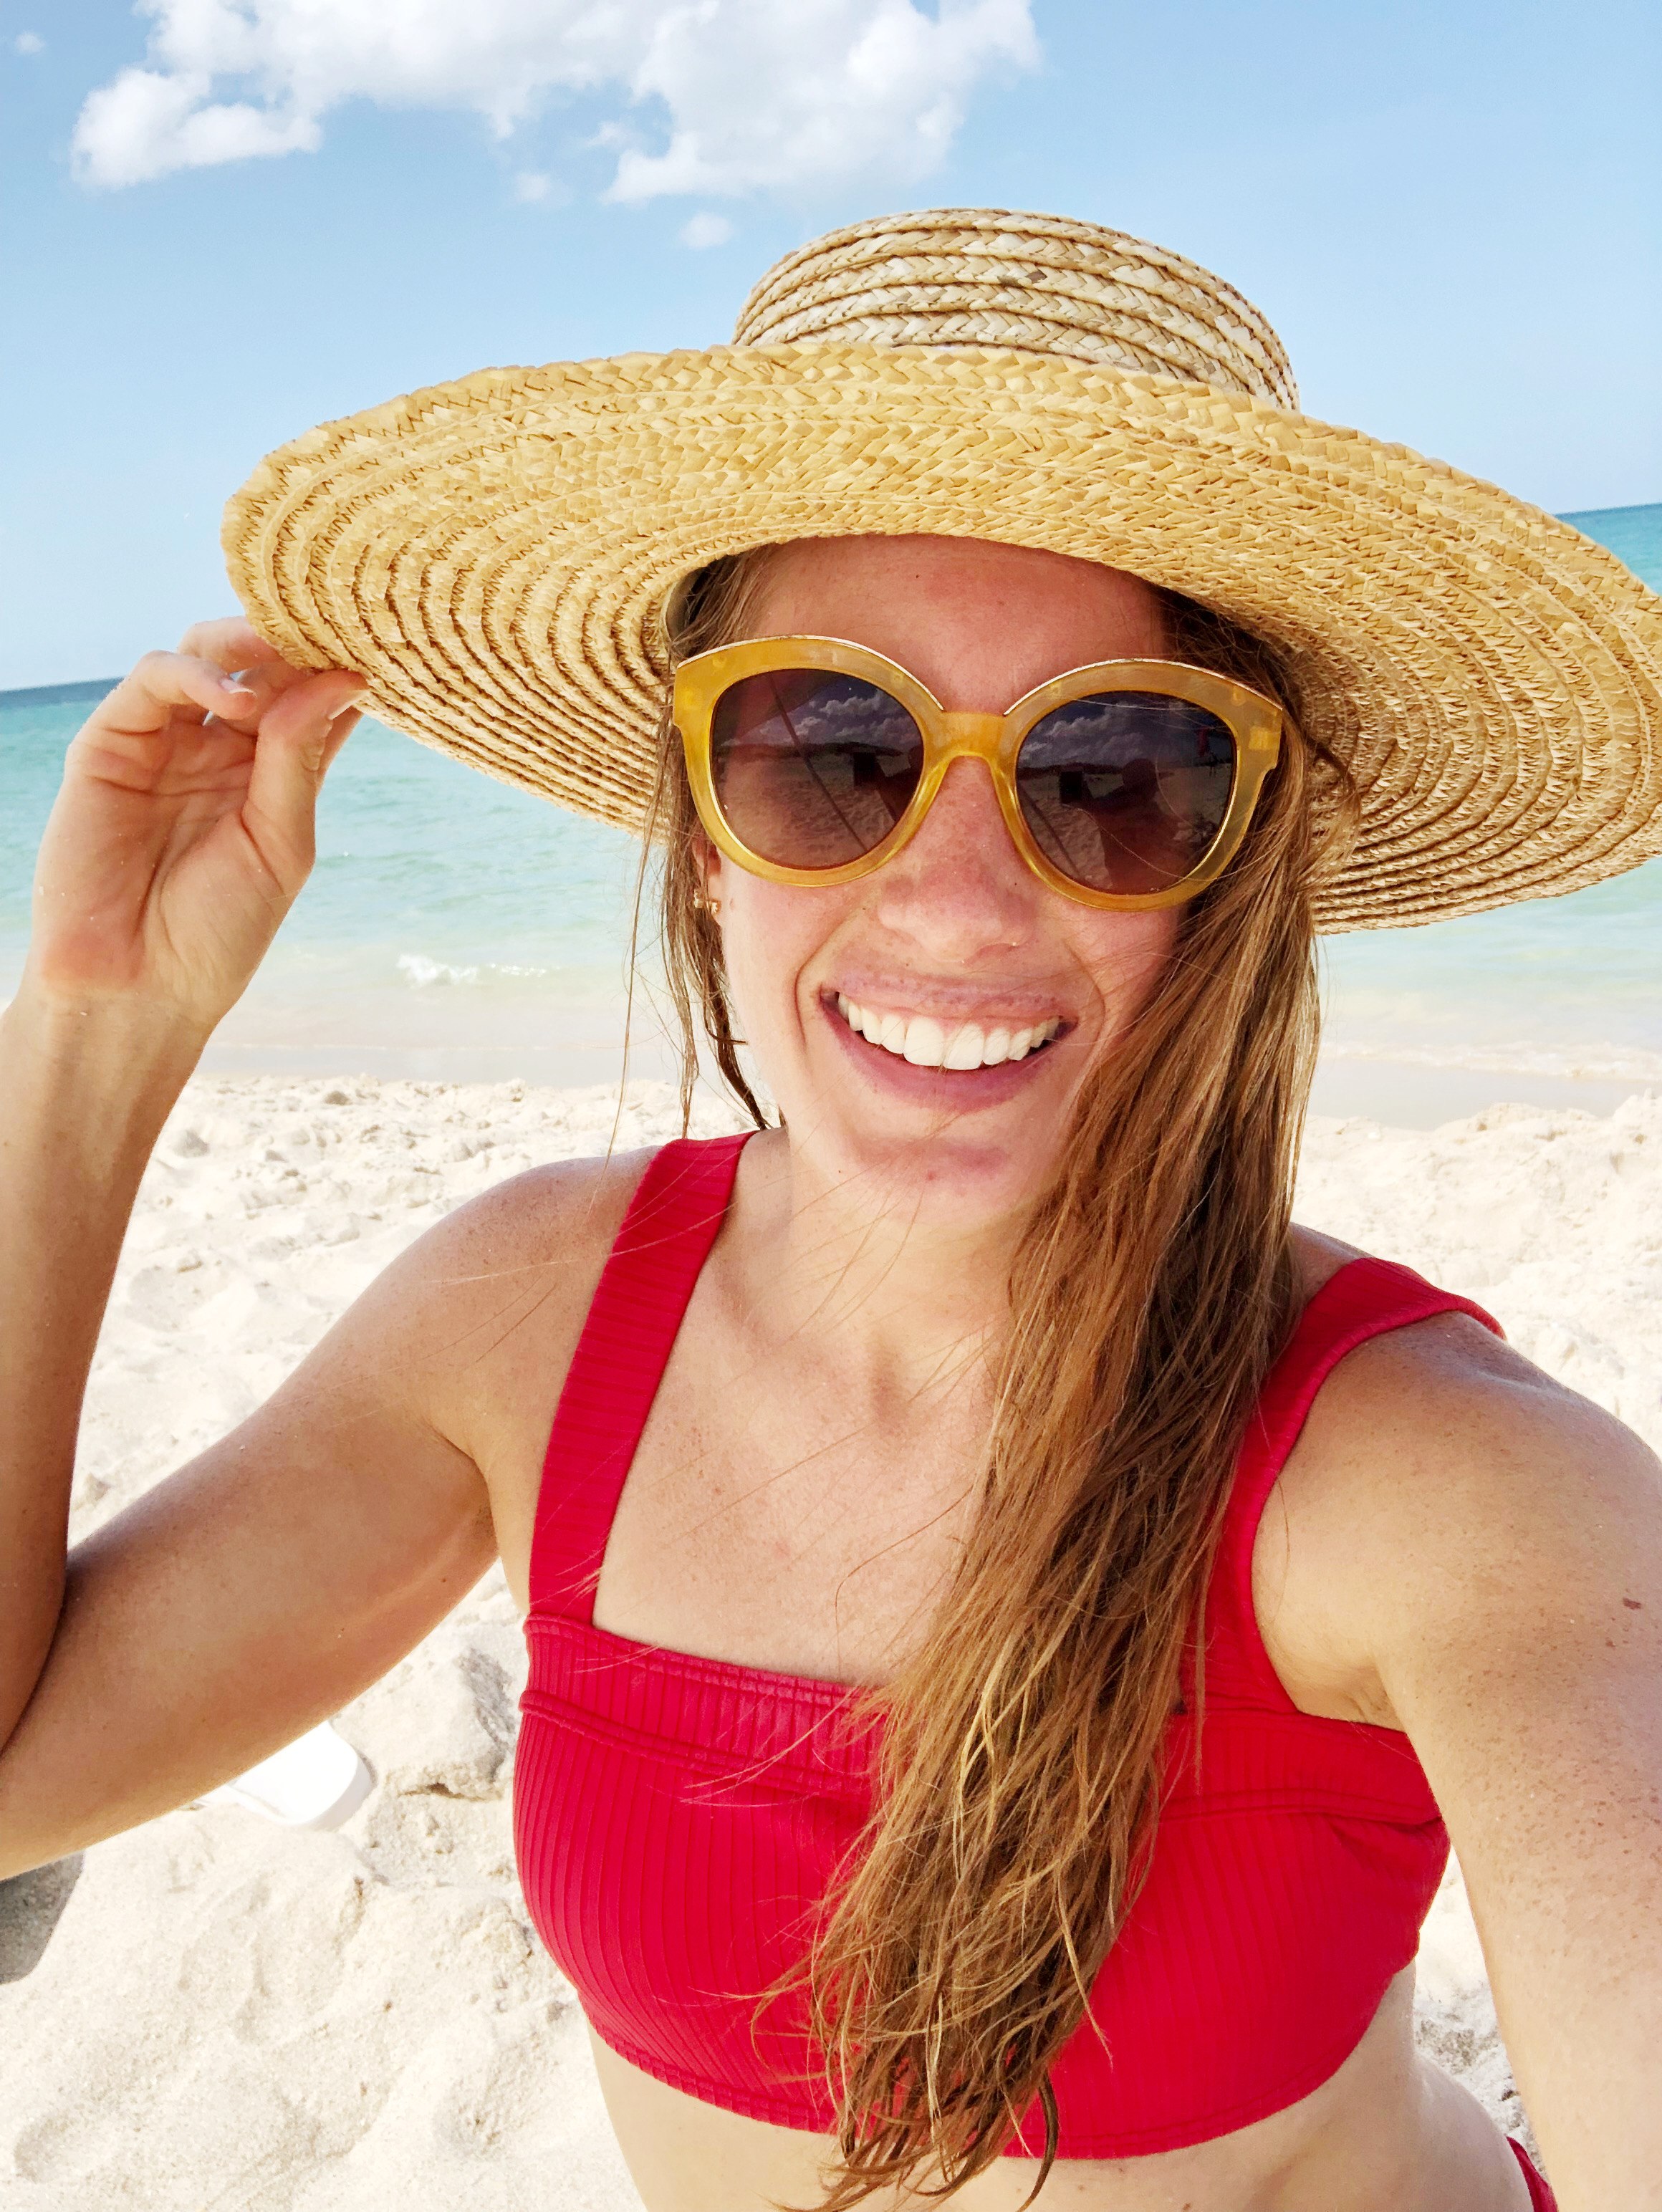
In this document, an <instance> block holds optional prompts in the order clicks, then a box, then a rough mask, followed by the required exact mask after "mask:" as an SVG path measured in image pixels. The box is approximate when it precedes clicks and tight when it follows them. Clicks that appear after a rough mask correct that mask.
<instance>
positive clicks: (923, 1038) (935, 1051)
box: [901, 1014, 947, 1067]
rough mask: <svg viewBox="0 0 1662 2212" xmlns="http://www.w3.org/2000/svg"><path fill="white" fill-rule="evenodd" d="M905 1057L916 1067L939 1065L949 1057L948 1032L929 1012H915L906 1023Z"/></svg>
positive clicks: (903, 1051)
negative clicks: (929, 1015) (933, 1019)
mask: <svg viewBox="0 0 1662 2212" xmlns="http://www.w3.org/2000/svg"><path fill="white" fill-rule="evenodd" d="M904 1029H905V1039H906V1041H905V1042H904V1045H903V1046H902V1047H901V1051H902V1053H903V1054H904V1057H905V1058H906V1059H907V1060H910V1062H911V1064H912V1066H914V1067H939V1066H940V1065H941V1061H942V1060H945V1059H946V1057H947V1032H946V1030H943V1029H942V1028H941V1024H940V1023H939V1022H932V1021H931V1020H930V1019H929V1018H928V1015H927V1014H914V1015H913V1016H912V1018H911V1019H910V1021H909V1022H907V1023H906V1024H904Z"/></svg>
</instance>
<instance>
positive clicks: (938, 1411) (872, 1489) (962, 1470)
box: [594, 1313, 990, 1682]
mask: <svg viewBox="0 0 1662 2212" xmlns="http://www.w3.org/2000/svg"><path fill="white" fill-rule="evenodd" d="M699 1320H700V1317H699V1316H697V1314H696V1313H695V1314H691V1315H689V1316H688V1322H689V1324H691V1325H690V1326H687V1327H685V1328H684V1329H683V1332H682V1334H681V1336H680V1338H679V1339H678V1341H677V1344H676V1346H675V1349H674V1352H673V1354H672V1357H671V1358H670V1360H669V1363H668V1365H667V1369H666V1370H665V1373H664V1376H663V1378H662V1381H661V1383H660V1385H659V1389H658V1391H657V1395H656V1396H655V1397H654V1401H653V1405H652V1409H651V1412H650V1413H649V1414H648V1419H647V1423H646V1426H645V1428H644V1430H643V1431H642V1435H641V1438H640V1442H639V1444H638V1446H637V1447H636V1451H635V1455H634V1457H633V1460H632V1462H631V1463H630V1468H629V1471H628V1475H627V1478H626V1480H625V1481H624V1486H623V1489H622V1492H621V1494H620V1495H619V1497H618V1502H617V1505H616V1510H615V1512H614V1515H613V1518H612V1525H611V1528H610V1531H609V1533H608V1536H607V1541H606V1550H605V1554H604V1558H603V1561H602V1565H601V1569H600V1583H599V1588H598V1590H597V1593H596V1598H595V1607H594V1620H595V1624H596V1626H599V1627H601V1628H605V1629H608V1630H610V1631H611V1632H612V1633H613V1634H615V1635H618V1636H625V1637H629V1638H633V1639H635V1640H636V1641H639V1642H642V1643H648V1644H658V1645H661V1646H663V1647H666V1648H667V1649H669V1650H677V1651H687V1652H691V1653H694V1654H697V1655H698V1656H703V1657H706V1658H714V1659H724V1660H729V1661H732V1662H736V1663H739V1664H740V1665H746V1666H752V1667H759V1668H766V1669H768V1670H770V1671H771V1672H775V1673H779V1674H798V1675H806V1676H808V1677H810V1678H812V1679H814V1680H820V1681H833V1682H871V1681H875V1680H881V1679H883V1677H884V1676H886V1674H889V1673H891V1672H892V1670H893V1668H894V1667H895V1665H896V1664H897V1663H898V1660H899V1659H900V1657H901V1656H903V1655H904V1651H905V1650H907V1649H908V1648H909V1647H910V1645H911V1644H912V1643H913V1642H914V1640H915V1639H916V1638H919V1637H921V1635H922V1633H923V1632H924V1631H925V1629H926V1628H927V1626H928V1620H929V1617H930V1615H931V1613H932V1612H933V1611H934V1607H936V1606H937V1604H938V1603H939V1601H940V1599H941V1595H942V1593H943V1591H944V1590H945V1589H946V1588H947V1583H948V1582H949V1581H950V1578H951V1577H952V1575H953V1571H954V1570H955V1568H956V1567H957V1565H958V1562H959V1557H960V1554H961V1551H962V1547H963V1543H964V1540H965V1534H966V1533H967V1530H968V1528H969V1526H970V1522H971V1516H972V1514H973V1512H974V1510H975V1502H976V1498H977V1493H978V1490H979V1485H980V1480H981V1469H982V1455H983V1447H984V1441H985V1437H986V1434H987V1430H988V1425H989V1419H990V1398H989V1390H988V1387H987V1385H986V1382H985V1378H984V1376H983V1375H982V1374H981V1373H980V1371H979V1370H978V1369H977V1368H975V1367H973V1366H972V1365H971V1366H967V1367H965V1369H963V1370H960V1371H959V1373H957V1374H956V1375H954V1376H950V1377H949V1378H947V1379H946V1380H945V1381H943V1382H941V1383H938V1384H937V1385H936V1387H934V1388H933V1389H927V1390H925V1391H924V1392H922V1393H921V1394H920V1393H918V1392H917V1391H916V1390H910V1389H904V1388H891V1389H885V1388H883V1387H882V1386H881V1385H878V1386H875V1387H874V1385H873V1384H872V1383H871V1381H870V1379H869V1378H868V1379H867V1380H866V1382H865V1383H864V1384H863V1386H862V1387H860V1388H855V1387H852V1386H851V1385H850V1384H849V1382H848V1380H847V1379H846V1378H844V1377H843V1376H839V1374H838V1371H837V1362H836V1360H835V1358H833V1357H831V1356H827V1355H825V1354H822V1353H820V1352H817V1351H816V1352H810V1353H808V1354H807V1355H806V1356H803V1357H801V1358H790V1357H788V1356H785V1357H779V1356H777V1355H776V1356H774V1357H770V1358H769V1357H764V1356H761V1355H759V1354H758V1351H757V1349H756V1346H755V1345H754V1343H753V1342H752V1340H749V1339H748V1338H747V1336H746V1334H744V1333H743V1332H740V1331H734V1330H732V1329H724V1328H722V1327H721V1325H720V1322H721V1317H720V1316H719V1315H716V1316H709V1317H707V1318H706V1319H705V1320H704V1323H703V1326H699V1325H698V1322H699Z"/></svg>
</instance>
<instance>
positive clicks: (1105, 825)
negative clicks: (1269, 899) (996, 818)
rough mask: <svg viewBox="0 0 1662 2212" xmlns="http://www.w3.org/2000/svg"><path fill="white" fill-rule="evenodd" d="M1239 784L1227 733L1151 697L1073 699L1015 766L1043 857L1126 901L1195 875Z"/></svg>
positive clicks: (1183, 706)
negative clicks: (1230, 796) (1116, 893)
mask: <svg viewBox="0 0 1662 2212" xmlns="http://www.w3.org/2000/svg"><path fill="white" fill-rule="evenodd" d="M1234 780H1235V741H1234V738H1233V736H1232V735H1231V734H1230V731H1229V726H1228V724H1227V722H1223V721H1221V720H1219V718H1218V717H1217V715H1215V714H1211V713H1209V712H1208V709H1207V708H1204V707H1197V706H1195V705H1194V704H1193V703H1192V702H1190V701H1189V700H1187V699H1171V698H1167V697H1166V696H1165V695H1164V694H1163V693H1160V692H1155V691H1106V692H1100V693H1098V694H1096V695H1094V696H1092V697H1090V698H1087V699H1072V700H1069V701H1068V703H1067V705H1066V706H1062V707H1057V708H1054V709H1053V710H1052V711H1051V712H1050V714H1046V715H1044V716H1043V717H1042V718H1041V720H1038V721H1037V722H1035V723H1034V725H1033V726H1032V729H1031V730H1030V731H1029V732H1027V735H1026V737H1025V738H1023V739H1022V743H1021V751H1020V755H1019V756H1018V757H1017V760H1016V791H1017V794H1018V796H1019V797H1020V801H1021V811H1022V813H1023V815H1024V816H1025V817H1026V822H1027V827H1028V828H1029V829H1031V830H1032V833H1033V836H1034V838H1035V839H1036V840H1037V842H1038V848H1039V850H1040V851H1041V852H1042V853H1043V854H1044V856H1045V858H1046V859H1047V860H1050V862H1051V863H1052V865H1053V866H1056V867H1058V868H1060V869H1061V871H1062V873H1063V874H1064V875H1066V876H1070V877H1071V878H1073V880H1074V881H1075V883H1077V884H1085V885H1087V888H1089V889H1090V890H1099V891H1117V892H1118V893H1120V894H1121V895H1122V896H1127V895H1129V896H1136V895H1138V894H1140V893H1147V892H1150V891H1161V890H1167V889H1169V888H1170V886H1171V885H1172V884H1175V883H1178V882H1180V881H1181V880H1182V878H1184V876H1186V875H1188V874H1190V872H1191V871H1192V870H1193V869H1195V868H1196V867H1197V866H1199V864H1200V862H1201V861H1202V860H1203V859H1204V858H1205V856H1206V854H1207V851H1208V848H1210V846H1211V844H1212V842H1213V840H1214V839H1215V837H1216V836H1217V834H1218V832H1219V830H1220V829H1221V828H1222V827H1223V820H1224V817H1225V815H1226V814H1227V812H1228V811H1229V793H1230V790H1231V788H1232V787H1233V783H1234Z"/></svg>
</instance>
